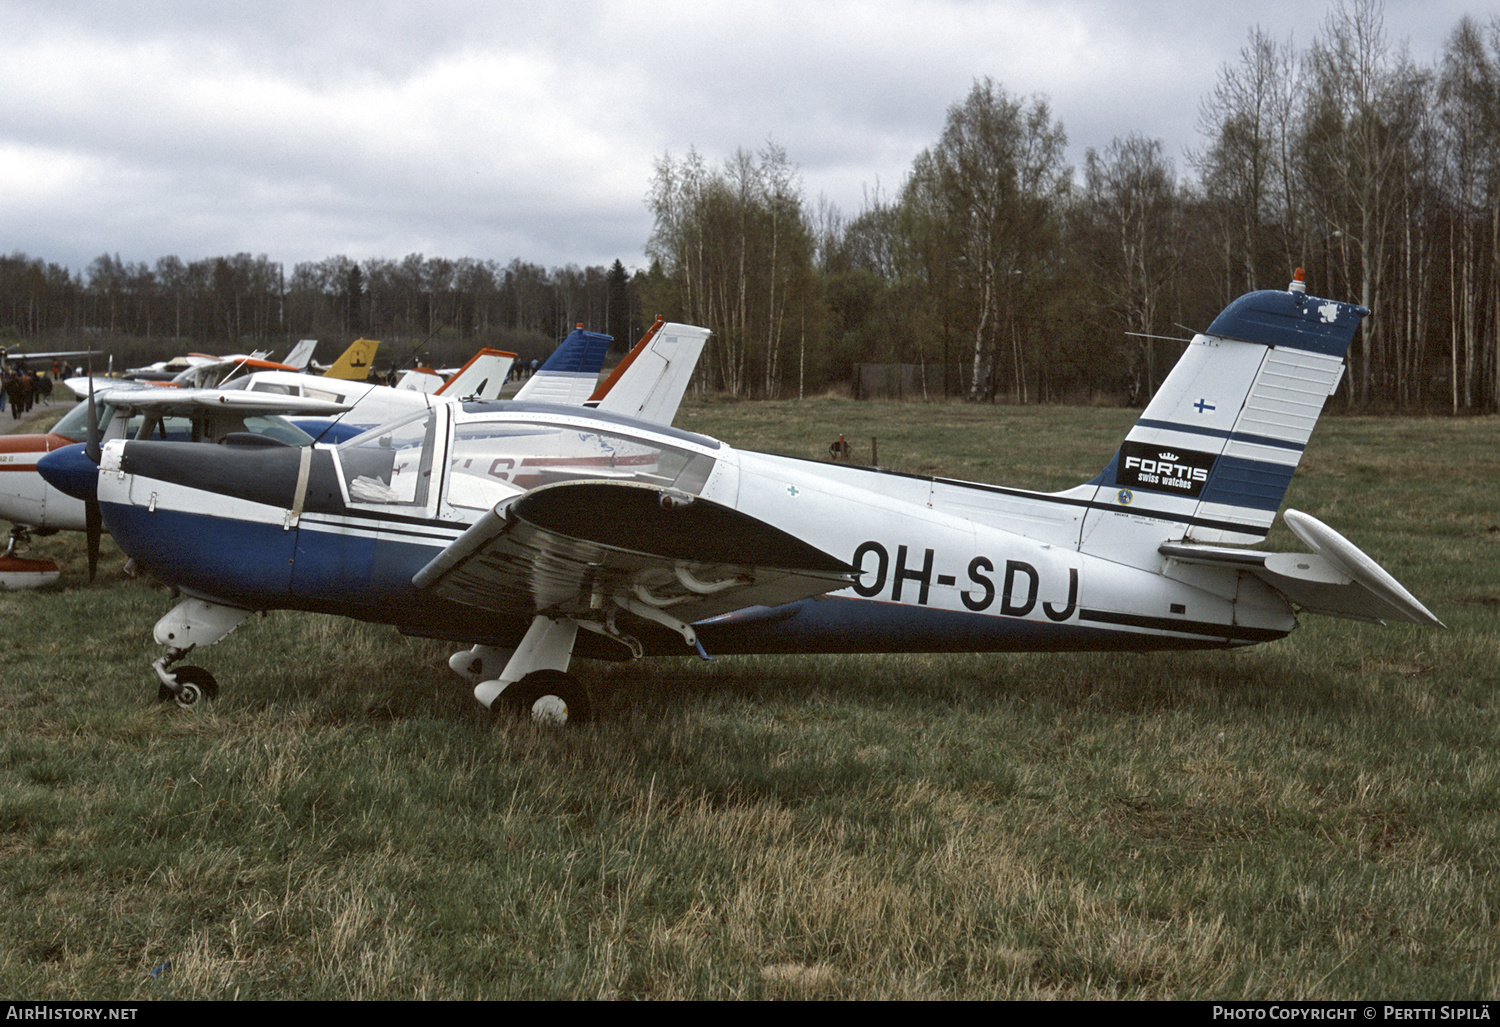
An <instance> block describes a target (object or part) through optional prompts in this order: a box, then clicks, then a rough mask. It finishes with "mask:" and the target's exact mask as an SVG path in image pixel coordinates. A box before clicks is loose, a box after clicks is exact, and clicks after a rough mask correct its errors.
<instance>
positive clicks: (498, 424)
mask: <svg viewBox="0 0 1500 1027" xmlns="http://www.w3.org/2000/svg"><path fill="white" fill-rule="evenodd" d="M616 422H618V423H616ZM668 431H669V432H670V435H668V434H667V433H665V432H657V431H652V430H650V429H649V428H648V426H645V425H637V424H636V423H635V422H632V421H630V420H629V419H626V418H618V419H612V418H603V417H598V416H595V415H592V414H588V413H583V412H580V411H577V410H573V409H571V408H548V407H546V406H545V405H543V404H531V405H527V406H524V407H517V406H516V405H514V404H512V405H509V406H508V407H487V406H485V405H482V404H466V405H464V406H463V407H462V408H458V407H454V406H450V405H446V404H445V405H441V406H436V407H434V408H433V409H431V410H427V411H422V412H419V413H416V414H412V415H410V416H408V417H406V418H403V419H401V420H398V421H394V422H392V423H390V424H386V425H382V426H380V427H379V428H374V429H371V430H370V431H367V432H365V433H364V434H362V435H358V436H356V437H354V438H352V439H350V440H349V441H347V442H344V443H342V444H341V445H339V446H338V448H337V453H338V459H339V466H340V468H341V473H342V475H343V478H344V486H345V489H346V492H347V496H348V499H349V502H350V503H354V504H378V505H382V506H392V505H401V506H411V507H427V506H429V505H430V504H431V503H433V502H434V501H435V500H437V499H438V498H439V497H437V496H436V495H435V494H434V485H433V482H434V474H433V471H434V470H435V469H444V473H443V474H442V475H440V477H441V478H442V481H441V491H442V495H441V503H442V504H443V505H445V506H448V507H453V508H457V509H458V510H471V511H482V510H489V509H492V508H493V507H494V506H495V505H496V504H497V503H500V502H503V501H504V500H506V499H509V498H511V497H513V496H517V495H520V494H521V493H522V492H526V491H528V490H530V489H534V488H537V487H538V486H541V485H550V484H552V483H554V482H559V481H568V480H572V479H579V478H591V479H600V478H604V479H609V480H612V481H629V482H641V483H646V484H651V485H659V486H663V487H670V488H676V489H680V490H681V491H684V492H689V493H693V494H694V495H696V494H698V493H699V492H700V491H701V490H702V488H703V486H704V483H705V482H706V481H707V480H708V476H709V474H710V473H712V471H713V468H714V457H713V456H712V455H711V450H712V449H713V448H714V447H716V446H717V443H715V442H714V441H713V440H711V439H707V438H701V437H698V436H693V435H691V434H690V433H687V432H676V431H671V430H670V429H669V430H668ZM669 439H672V440H673V441H669Z"/></svg>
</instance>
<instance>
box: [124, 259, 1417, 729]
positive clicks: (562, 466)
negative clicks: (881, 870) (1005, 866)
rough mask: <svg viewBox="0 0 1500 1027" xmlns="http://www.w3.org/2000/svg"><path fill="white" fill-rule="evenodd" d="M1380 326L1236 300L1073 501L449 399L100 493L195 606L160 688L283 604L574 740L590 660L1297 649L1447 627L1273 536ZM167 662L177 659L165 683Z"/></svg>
mask: <svg viewBox="0 0 1500 1027" xmlns="http://www.w3.org/2000/svg"><path fill="white" fill-rule="evenodd" d="M1366 313H1368V311H1366V310H1365V309H1364V308H1363V307H1359V306H1353V305H1350V304H1346V303H1340V302H1336V301H1332V300H1324V299H1316V298H1313V297H1311V296H1308V295H1307V294H1306V288H1305V286H1304V285H1303V284H1302V282H1301V280H1300V272H1299V277H1298V280H1296V281H1294V282H1293V283H1292V285H1291V286H1290V287H1289V288H1288V289H1287V290H1286V291H1263V292H1253V293H1249V294H1247V295H1245V296H1242V297H1240V298H1239V299H1238V300H1236V301H1234V302H1233V303H1232V304H1230V306H1229V307H1227V308H1226V309H1225V310H1224V311H1223V313H1221V314H1220V315H1219V317H1218V318H1217V319H1215V321H1214V322H1213V324H1212V325H1211V326H1210V327H1209V328H1208V330H1207V331H1206V332H1205V333H1204V334H1201V335H1198V336H1196V337H1195V338H1194V339H1193V340H1192V343H1191V344H1190V345H1189V346H1188V347H1187V350H1186V352H1185V353H1184V354H1183V356H1182V358H1181V360H1180V361H1179V362H1178V364H1177V366H1176V367H1175V369H1174V370H1173V371H1172V373H1171V374H1170V375H1169V376H1168V378H1167V380H1166V381H1165V382H1164V383H1163V384H1162V387H1161V389H1160V390H1159V391H1158V393H1157V394H1156V396H1155V397H1154V398H1153V399H1152V400H1151V403H1150V405H1149V406H1148V407H1147V408H1146V410H1145V412H1144V413H1143V414H1142V416H1141V418H1140V420H1139V421H1137V422H1136V424H1135V426H1134V427H1133V428H1132V429H1131V430H1130V432H1129V434H1128V435H1127V437H1126V439H1125V441H1124V442H1123V443H1122V444H1121V446H1120V448H1119V451H1118V452H1117V453H1116V454H1115V456H1114V458H1113V459H1112V460H1110V461H1109V464H1108V466H1107V467H1106V468H1105V469H1104V471H1103V472H1101V473H1100V474H1099V475H1098V476H1097V477H1095V478H1094V479H1093V480H1092V481H1090V482H1088V483H1086V484H1083V485H1080V486H1078V487H1076V488H1073V489H1070V490H1068V491H1065V492H1058V493H1050V494H1044V493H1036V492H1028V491H1024V490H1020V489H1013V488H1003V487H998V486H992V485H982V484H974V483H969V482H961V481H951V480H947V479H943V478H928V477H919V476H912V475H905V474H896V473H889V472H885V471H880V470H877V469H872V468H860V467H850V466H846V465H840V464H827V463H821V462H816V461H810V460H802V459H793V458H787V457H779V456H769V455H766V454H761V453H752V452H745V451H741V450H737V449H734V448H732V447H730V446H728V445H726V444H724V443H722V442H719V441H717V440H715V439H711V438H708V437H705V436H702V435H696V434H693V433H690V432H686V431H681V430H678V429H675V428H672V427H669V426H664V425H662V424H654V423H649V422H643V421H638V420H635V419H633V418H629V417H623V416H619V415H615V414H610V413H608V412H605V411H589V410H586V409H580V408H577V407H561V406H554V405H549V404H535V403H531V404H528V403H509V404H505V403H494V404H451V405H443V406H437V407H434V408H433V409H431V410H430V411H424V412H422V413H420V414H417V415H415V416H411V417H408V418H406V419H404V420H400V421H396V422H394V423H391V424H388V425H385V426H383V427H380V428H377V429H374V430H372V431H369V432H367V433H365V434H363V435H361V436H359V437H357V438H354V439H351V440H349V441H347V442H345V443H343V444H341V445H339V446H337V447H336V448H323V447H312V448H308V447H301V448H298V447H287V446H277V445H264V444H257V445H244V446H236V445H227V446H217V447H205V446H192V445H182V444H173V443H169V442H130V441H113V442H110V443H109V444H108V445H107V446H106V447H104V450H103V453H102V463H101V467H100V475H99V484H98V496H99V502H100V504H101V506H102V509H103V516H104V520H105V524H106V525H107V527H108V529H109V531H110V533H111V534H112V535H113V536H114V538H115V540H116V541H117V542H118V543H119V544H120V546H121V548H122V549H124V550H125V551H126V552H127V553H128V554H129V555H130V556H132V557H134V558H135V560H136V562H137V563H138V564H140V565H141V566H143V567H145V568H147V569H148V570H149V571H150V572H151V573H152V574H153V575H155V576H156V577H157V578H158V579H160V580H162V581H164V582H167V583H169V584H172V585H174V586H176V587H177V588H178V589H180V590H181V591H182V593H183V595H184V597H185V598H183V599H182V601H181V602H180V603H179V604H178V605H177V606H176V607H175V608H174V609H172V610H171V611H170V612H169V613H167V615H166V616H164V617H163V618H162V619H161V620H160V621H159V622H158V624H157V625H156V629H155V637H156V640H157V642H158V643H159V644H161V645H163V646H165V647H166V653H165V655H164V656H162V657H161V658H160V659H158V660H157V661H156V664H155V666H156V670H157V674H158V676H159V677H160V679H161V682H162V684H161V688H160V693H161V695H162V697H163V698H174V697H175V698H176V700H177V701H178V702H179V703H180V704H183V705H188V704H191V703H192V702H193V701H195V700H196V699H197V698H198V696H199V695H201V694H203V692H204V691H205V690H208V691H212V690H216V688H217V686H216V684H215V683H214V682H213V679H212V676H211V675H210V674H209V673H208V672H207V671H205V670H203V669H202V668H199V667H191V666H180V665H179V664H180V661H181V660H182V658H183V657H184V656H185V655H186V654H187V653H188V652H189V651H191V650H194V649H197V648H201V647H203V646H206V645H209V644H211V643H213V642H216V641H218V640H219V639H220V638H222V637H223V636H224V635H226V634H227V633H228V632H229V631H231V630H232V629H233V628H234V627H235V626H236V625H238V624H239V623H240V621H242V620H243V619H244V618H245V617H247V616H249V614H250V613H252V612H254V611H257V610H268V609H296V610H307V611H315V612H322V613H331V614H340V615H343V616H347V617H354V618H358V619H361V620H366V621H373V622H382V623H389V624H394V625H395V626H397V627H398V628H400V629H401V630H402V631H404V632H407V633H410V634H413V635H420V636H429V637H436V638H443V639H449V640H453V641H457V642H461V643H463V644H465V645H468V646H470V648H468V649H464V650H461V651H460V652H458V653H455V654H454V656H453V658H452V659H451V660H450V661H449V665H450V666H451V667H452V668H453V669H454V670H455V671H456V672H457V673H459V674H460V675H461V676H464V677H466V678H467V679H468V680H469V681H470V682H471V683H472V684H474V686H475V688H474V694H475V696H476V698H478V700H479V701H480V702H481V703H482V704H484V705H485V706H486V707H489V708H491V709H497V710H501V709H503V710H515V711H518V712H522V713H524V712H530V713H531V714H532V715H533V716H535V717H537V718H538V719H553V720H572V721H575V722H577V721H581V720H584V719H587V717H588V715H589V697H588V691H587V688H586V686H585V684H584V683H583V682H581V681H580V680H578V679H576V678H575V677H573V676H572V675H571V674H569V673H568V669H569V665H570V661H571V659H572V657H573V656H574V655H578V656H586V657H604V658H617V659H618V658H628V657H640V656H643V655H665V654H686V653H692V652H693V651H695V650H696V651H697V652H699V653H700V654H705V655H706V654H714V655H718V654H729V653H813V652H844V653H848V652H933V651H1058V650H1151V649H1196V648H1215V647H1232V646H1242V645H1248V644H1252V643H1257V642H1265V641H1269V640H1272V639H1277V638H1280V637H1282V636H1284V635H1286V634H1287V633H1289V632H1290V631H1291V630H1292V629H1293V628H1294V627H1296V624H1297V613H1298V611H1300V610H1305V611H1310V612H1316V613H1324V614H1331V615H1334V616H1343V617H1351V618H1355V619H1360V620H1369V621H1387V620H1403V621H1411V622H1415V623H1419V624H1433V625H1436V624H1439V623H1440V622H1439V621H1438V620H1437V618H1436V617H1434V616H1433V615H1432V614H1431V613H1430V612H1429V611H1428V610H1427V609H1426V608H1425V607H1424V606H1423V605H1422V604H1421V603H1420V602H1418V601H1417V600H1416V599H1415V598H1413V597H1412V596H1411V594H1410V593H1409V592H1407V591H1406V590H1405V589H1404V588H1403V587H1402V586H1401V585H1400V584H1398V583H1397V582H1396V581H1395V579H1393V578H1392V577H1391V576H1390V575H1389V574H1387V573H1386V572H1385V571H1384V570H1382V569H1381V568H1380V567H1379V566H1378V565H1376V564H1375V562H1374V561H1373V560H1371V559H1370V558H1369V557H1367V556H1365V555H1364V554H1363V553H1362V552H1360V551H1359V550H1358V549H1357V548H1355V546H1354V545H1353V544H1351V543H1350V542H1348V541H1347V540H1346V539H1344V538H1343V537H1342V536H1340V535H1339V534H1338V533H1337V532H1335V531H1333V529H1331V528H1329V527H1327V526H1326V525H1324V524H1322V523H1320V522H1319V521H1317V520H1316V519H1314V518H1312V517H1310V516H1308V515H1307V514H1303V513H1299V512H1297V511H1295V510H1288V511H1287V512H1286V515H1285V517H1286V521H1287V524H1288V526H1289V527H1290V528H1291V529H1292V531H1293V532H1294V533H1295V534H1296V535H1297V537H1298V538H1300V539H1301V540H1302V541H1303V542H1304V543H1305V544H1306V545H1307V546H1308V547H1309V548H1310V549H1311V550H1312V552H1310V553H1266V552H1261V551H1258V550H1254V549H1251V548H1247V546H1249V545H1251V544H1254V543H1257V542H1261V541H1263V540H1264V538H1265V535H1266V532H1267V530H1268V529H1269V527H1270V526H1271V523H1272V521H1273V520H1274V518H1275V516H1276V513H1277V510H1278V509H1279V507H1280V505H1281V501H1282V497H1283V495H1284V494H1285V492H1286V488H1287V485H1288V483H1289V482H1290V481H1291V477H1292V473H1293V471H1294V470H1295V468H1296V466H1297V463H1298V461H1299V460H1300V458H1301V455H1302V451H1303V448H1304V446H1305V445H1306V444H1307V441H1308V438H1309V437H1310V435H1311V434H1312V430H1313V426H1314V425H1315V423H1316V421H1317V418H1318V415H1319V413H1320V412H1321V410H1322V407H1323V403H1324V401H1325V399H1326V398H1327V397H1328V396H1329V395H1330V393H1332V391H1333V390H1334V388H1335V387H1336V386H1337V384H1338V382H1339V379H1340V377H1341V375H1342V373H1343V358H1344V354H1345V352H1346V350H1347V349H1348V346H1349V343H1350V340H1351V339H1352V337H1353V334H1354V331H1355V329H1356V328H1357V327H1358V324H1359V321H1360V319H1361V317H1363V316H1364V315H1365V314H1366ZM174 667H176V669H175V670H174V669H173V668H174Z"/></svg>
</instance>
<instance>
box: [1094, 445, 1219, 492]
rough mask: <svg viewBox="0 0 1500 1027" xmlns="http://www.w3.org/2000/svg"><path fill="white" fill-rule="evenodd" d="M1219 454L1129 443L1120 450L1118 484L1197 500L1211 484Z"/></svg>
mask: <svg viewBox="0 0 1500 1027" xmlns="http://www.w3.org/2000/svg"><path fill="white" fill-rule="evenodd" d="M1214 459H1215V454H1213V453H1200V452H1197V451H1196V450H1191V449H1162V448H1161V447H1159V446H1153V445H1151V444H1149V443H1142V442H1129V441H1127V442H1126V443H1125V444H1124V445H1123V446H1121V447H1120V470H1119V475H1118V479H1117V481H1116V482H1115V484H1117V485H1123V486H1125V487H1126V488H1131V489H1150V490H1153V491H1156V492H1170V493H1172V494H1174V495H1178V496H1188V497H1196V496H1198V495H1199V494H1200V493H1201V492H1202V491H1203V489H1204V487H1205V486H1206V485H1207V484H1208V476H1209V473H1210V472H1211V471H1212V470H1213V466H1214Z"/></svg>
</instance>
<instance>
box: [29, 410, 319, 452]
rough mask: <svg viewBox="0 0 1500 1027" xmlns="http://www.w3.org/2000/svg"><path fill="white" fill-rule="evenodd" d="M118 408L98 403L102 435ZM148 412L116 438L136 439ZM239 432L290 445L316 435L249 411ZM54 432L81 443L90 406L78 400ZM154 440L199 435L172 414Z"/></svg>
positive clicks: (155, 431)
mask: <svg viewBox="0 0 1500 1027" xmlns="http://www.w3.org/2000/svg"><path fill="white" fill-rule="evenodd" d="M117 409H118V408H117V407H116V406H115V405H114V404H113V403H100V404H98V410H99V432H100V434H101V435H104V436H108V435H109V426H110V424H111V422H113V421H114V418H115V413H116V411H117ZM145 420H146V415H145V414H141V413H135V414H131V415H130V418H129V420H127V421H126V422H125V431H124V432H123V433H116V437H122V438H127V439H133V438H135V437H136V435H138V434H139V433H140V430H141V425H142V424H143V423H145ZM234 430H236V431H247V432H251V433H253V434H255V435H264V436H266V437H267V438H272V439H275V440H277V441H278V442H285V443H286V444H287V445H289V446H309V445H311V444H312V441H313V438H312V436H311V435H309V434H307V432H305V431H303V430H302V429H301V428H298V427H297V426H296V425H294V424H292V422H290V421H288V420H287V419H286V418H284V417H279V416H276V415H274V414H247V415H246V416H245V418H244V427H243V428H241V427H239V426H238V425H235V426H234ZM52 431H53V433H54V434H56V435H61V436H62V437H63V438H67V439H76V440H77V441H80V442H82V441H83V440H84V439H86V438H87V437H88V433H89V405H88V403H86V402H85V403H79V404H78V405H77V406H75V407H74V408H73V409H72V410H69V411H68V412H67V413H66V414H64V415H63V417H62V419H61V420H59V421H58V422H57V424H55V425H53V427H52ZM151 437H152V438H153V439H168V440H170V441H173V442H199V441H202V438H201V436H200V435H195V434H194V432H193V422H192V419H191V418H188V417H179V416H171V417H166V418H163V419H162V421H161V423H159V424H157V425H155V426H154V427H153V429H152V432H151Z"/></svg>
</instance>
